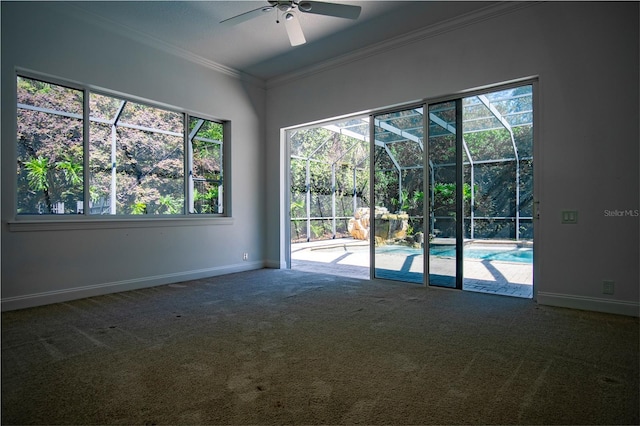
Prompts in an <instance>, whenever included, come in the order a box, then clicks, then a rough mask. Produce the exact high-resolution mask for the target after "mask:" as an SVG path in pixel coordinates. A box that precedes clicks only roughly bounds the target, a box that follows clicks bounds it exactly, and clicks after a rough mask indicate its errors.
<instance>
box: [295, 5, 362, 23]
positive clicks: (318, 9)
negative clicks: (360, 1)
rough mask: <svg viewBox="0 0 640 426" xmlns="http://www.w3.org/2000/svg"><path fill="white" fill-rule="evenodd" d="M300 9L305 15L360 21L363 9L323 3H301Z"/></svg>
mask: <svg viewBox="0 0 640 426" xmlns="http://www.w3.org/2000/svg"><path fill="white" fill-rule="evenodd" d="M298 9H300V10H301V11H303V12H305V13H315V14H316V15H326V16H335V17H337V18H347V19H358V16H360V11H361V10H362V8H361V7H360V6H352V5H349V4H338V3H326V2H323V1H301V2H300V3H299V4H298Z"/></svg>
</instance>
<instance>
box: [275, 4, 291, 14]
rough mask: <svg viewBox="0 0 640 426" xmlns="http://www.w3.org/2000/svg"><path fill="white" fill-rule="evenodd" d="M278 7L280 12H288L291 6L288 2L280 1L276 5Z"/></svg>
mask: <svg viewBox="0 0 640 426" xmlns="http://www.w3.org/2000/svg"><path fill="white" fill-rule="evenodd" d="M278 9H280V11H281V12H288V11H290V10H291V9H292V7H291V5H290V4H288V3H280V4H279V5H278Z"/></svg>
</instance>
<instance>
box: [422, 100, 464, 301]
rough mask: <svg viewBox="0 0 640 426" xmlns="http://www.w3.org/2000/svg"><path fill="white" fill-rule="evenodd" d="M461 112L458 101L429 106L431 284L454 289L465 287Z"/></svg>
mask: <svg viewBox="0 0 640 426" xmlns="http://www.w3.org/2000/svg"><path fill="white" fill-rule="evenodd" d="M458 111H459V108H458V101H450V102H443V103H439V104H433V105H429V146H428V154H429V159H428V164H429V171H428V173H429V179H428V182H429V184H428V196H429V220H428V225H429V239H428V240H429V284H430V285H433V286H440V287H451V288H459V287H460V286H461V280H460V279H459V276H460V275H461V274H458V273H457V271H458V270H459V269H461V265H460V262H459V259H461V243H462V241H461V238H459V233H460V232H459V229H458V228H459V223H458V221H459V220H458V218H459V217H460V216H461V214H460V213H461V212H459V211H458V210H459V208H460V203H459V201H458V200H459V199H460V198H461V194H460V186H461V183H462V182H461V180H462V179H461V173H460V170H459V169H460V168H461V162H460V160H459V157H460V156H459V149H458V147H459V145H460V144H459V141H458V137H457V134H458V133H459V131H458V122H459V117H458V115H459V114H458ZM459 240H460V241H459Z"/></svg>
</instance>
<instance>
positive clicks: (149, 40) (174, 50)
mask: <svg viewBox="0 0 640 426" xmlns="http://www.w3.org/2000/svg"><path fill="white" fill-rule="evenodd" d="M63 7H66V8H67V10H68V12H69V15H72V16H73V17H75V18H78V19H80V20H83V21H84V22H87V23H89V24H91V25H97V26H99V27H101V28H102V29H105V30H107V31H109V32H116V33H118V34H119V35H122V36H124V37H127V38H129V39H132V40H134V41H137V42H139V43H142V44H145V45H147V46H149V47H152V48H155V49H158V50H161V51H163V52H165V53H168V54H170V55H174V56H177V57H179V58H182V59H185V60H187V61H189V62H192V63H194V64H198V65H201V66H203V67H205V68H208V69H210V70H212V71H215V72H218V73H221V74H225V75H227V76H230V77H233V78H237V79H239V80H241V81H243V82H246V83H249V84H251V85H253V86H256V87H258V88H261V89H264V88H265V81H264V80H263V79H260V78H258V77H255V76H253V75H251V74H247V73H245V72H242V71H240V70H237V69H235V68H231V67H228V66H226V65H222V64H219V63H217V62H215V61H211V60H209V59H206V58H203V57H202V56H199V55H196V54H194V53H191V52H189V51H188V50H186V49H183V48H181V47H177V46H174V45H172V44H170V43H167V42H165V41H163V40H160V39H159V38H156V37H153V36H151V35H149V34H146V33H143V32H141V31H138V30H136V29H135V28H131V27H129V26H127V25H123V24H121V23H120V22H117V21H113V20H110V19H107V18H105V17H103V16H100V15H98V14H95V13H93V12H89V11H87V10H85V9H82V8H81V7H79V6H77V5H75V4H74V2H68V3H66V4H64V6H63Z"/></svg>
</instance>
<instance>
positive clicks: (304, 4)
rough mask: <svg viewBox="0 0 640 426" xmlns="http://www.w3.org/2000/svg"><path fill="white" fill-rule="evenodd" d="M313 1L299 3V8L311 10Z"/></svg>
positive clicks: (304, 10) (306, 10) (305, 10)
mask: <svg viewBox="0 0 640 426" xmlns="http://www.w3.org/2000/svg"><path fill="white" fill-rule="evenodd" d="M311 7H312V6H311V2H308V1H303V2H300V3H299V4H298V9H300V10H301V11H303V12H309V11H310V10H311Z"/></svg>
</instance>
